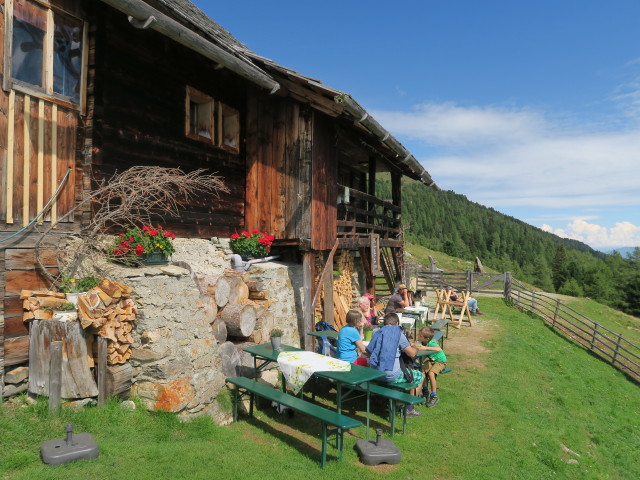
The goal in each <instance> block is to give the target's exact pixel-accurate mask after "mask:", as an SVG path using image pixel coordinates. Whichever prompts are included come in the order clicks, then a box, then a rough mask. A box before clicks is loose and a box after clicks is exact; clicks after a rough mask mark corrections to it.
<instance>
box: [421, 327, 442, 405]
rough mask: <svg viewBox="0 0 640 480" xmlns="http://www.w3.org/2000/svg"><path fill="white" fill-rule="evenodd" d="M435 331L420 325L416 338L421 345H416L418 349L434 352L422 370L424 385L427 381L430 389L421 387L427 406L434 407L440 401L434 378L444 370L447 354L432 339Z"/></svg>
mask: <svg viewBox="0 0 640 480" xmlns="http://www.w3.org/2000/svg"><path fill="white" fill-rule="evenodd" d="M434 334H435V331H434V330H433V328H431V327H422V328H421V329H420V332H418V340H420V342H421V343H422V345H416V348H417V349H418V350H432V351H434V352H438V353H435V354H433V355H431V356H430V357H429V360H428V361H427V363H426V364H425V365H424V366H423V371H424V374H425V379H426V380H425V385H426V382H427V381H428V382H429V384H430V385H431V390H430V391H429V390H428V389H427V387H425V388H424V389H423V395H425V394H426V395H425V396H426V397H427V407H429V408H431V407H435V406H436V403H438V402H439V401H440V398H438V393H437V390H436V386H437V383H436V378H437V376H438V374H439V373H440V372H441V371H442V370H444V369H445V368H446V366H447V356H446V355H445V354H444V351H443V350H442V348H441V347H440V345H438V342H435V341H434V340H433V335H434Z"/></svg>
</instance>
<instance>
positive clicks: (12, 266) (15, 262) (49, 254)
mask: <svg viewBox="0 0 640 480" xmlns="http://www.w3.org/2000/svg"><path fill="white" fill-rule="evenodd" d="M40 259H41V260H42V263H43V264H44V265H45V266H46V267H57V266H58V258H57V256H56V250H54V249H53V248H46V249H42V250H41V251H40ZM5 262H6V264H5V268H7V270H33V269H34V268H35V266H36V252H35V250H34V249H33V248H7V249H6V250H5Z"/></svg>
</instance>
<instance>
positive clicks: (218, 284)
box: [196, 272, 274, 375]
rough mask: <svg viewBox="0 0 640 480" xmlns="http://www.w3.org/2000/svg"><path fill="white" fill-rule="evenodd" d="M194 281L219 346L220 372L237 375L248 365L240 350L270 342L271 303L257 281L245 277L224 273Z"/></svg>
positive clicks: (267, 294)
mask: <svg viewBox="0 0 640 480" xmlns="http://www.w3.org/2000/svg"><path fill="white" fill-rule="evenodd" d="M196 281H197V283H198V286H199V288H200V294H201V295H200V300H201V302H202V303H203V304H204V308H205V313H206V315H207V317H208V318H209V320H210V322H211V327H212V329H213V334H214V336H215V338H216V340H217V341H218V343H219V344H220V354H221V357H222V365H223V371H224V372H225V374H227V375H238V374H239V370H238V369H239V368H241V367H242V365H245V364H246V363H247V362H246V361H245V360H246V359H245V358H244V356H245V354H244V352H243V349H244V348H246V347H247V346H248V345H255V344H259V343H264V342H267V341H269V332H270V331H271V329H273V328H274V319H273V315H272V314H271V313H270V312H269V311H268V309H269V307H270V306H271V305H272V304H273V302H274V300H272V299H270V298H269V292H268V291H266V290H265V289H264V286H263V285H262V283H261V282H260V281H258V280H253V279H251V278H250V277H249V276H248V275H247V274H244V273H238V272H227V273H225V274H223V275H217V276H203V277H198V278H197V279H196ZM245 366H246V365H245Z"/></svg>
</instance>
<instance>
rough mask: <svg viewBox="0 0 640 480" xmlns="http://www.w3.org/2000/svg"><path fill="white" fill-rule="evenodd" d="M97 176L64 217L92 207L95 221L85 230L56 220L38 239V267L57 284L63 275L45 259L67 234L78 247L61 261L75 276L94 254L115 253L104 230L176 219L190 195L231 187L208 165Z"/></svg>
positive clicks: (137, 168)
mask: <svg viewBox="0 0 640 480" xmlns="http://www.w3.org/2000/svg"><path fill="white" fill-rule="evenodd" d="M94 181H95V183H96V184H97V185H98V186H97V188H96V189H94V190H92V191H91V192H90V193H89V194H88V195H87V196H86V197H85V198H84V199H83V200H82V201H81V202H79V203H78V204H77V205H76V206H75V207H74V208H73V209H72V210H70V211H69V212H68V213H67V214H66V215H64V216H63V217H61V218H60V219H59V220H58V221H59V222H62V221H64V220H66V219H67V218H69V217H70V216H72V215H73V214H74V213H77V212H82V211H86V210H90V211H91V212H92V213H91V219H90V221H89V223H87V224H86V225H83V226H82V227H81V229H80V232H79V233H61V232H58V231H57V230H55V225H48V226H47V227H46V228H45V229H44V230H42V232H41V236H40V238H39V239H38V241H37V242H36V259H37V264H38V269H39V270H40V271H41V272H42V274H43V275H45V276H46V277H47V278H48V279H49V280H50V281H51V283H52V284H53V285H54V286H58V285H59V282H60V279H61V277H62V275H63V274H62V273H61V274H60V275H59V276H58V277H55V276H53V275H51V274H50V273H49V272H47V270H46V268H45V266H44V264H43V262H42V258H41V252H42V251H44V250H45V249H48V248H55V249H58V248H59V247H60V245H61V244H62V243H64V240H65V239H66V240H70V241H71V240H72V241H73V248H72V249H71V250H70V251H66V252H61V254H60V255H59V256H58V264H59V266H60V272H66V274H70V275H74V276H75V275H77V270H78V269H79V268H80V266H81V265H82V263H83V262H84V261H85V260H86V259H87V258H90V257H91V256H92V255H101V256H102V257H103V258H104V257H107V258H109V257H110V256H111V255H112V254H110V253H109V251H107V250H105V249H104V248H101V246H100V244H101V242H100V240H99V238H100V235H101V234H104V233H107V232H108V231H110V230H112V229H117V228H121V229H125V228H127V227H130V226H142V225H145V224H147V225H148V224H151V221H152V218H153V217H162V218H171V217H173V218H176V217H178V216H179V210H180V208H181V207H182V206H183V205H184V204H186V203H187V202H188V200H189V199H191V198H193V197H195V196H198V195H202V194H209V195H215V196H216V197H217V196H218V193H219V192H228V191H229V190H228V188H227V187H226V186H225V185H224V183H223V181H222V178H221V177H219V176H217V175H216V174H205V173H204V170H195V171H193V172H189V173H184V172H183V171H182V170H180V169H179V168H164V167H156V166H150V167H146V166H135V167H131V168H130V169H128V170H125V171H124V172H121V173H116V174H114V175H113V176H112V177H110V178H108V179H103V180H94ZM37 228H38V227H37ZM57 251H60V250H57ZM97 273H104V272H97Z"/></svg>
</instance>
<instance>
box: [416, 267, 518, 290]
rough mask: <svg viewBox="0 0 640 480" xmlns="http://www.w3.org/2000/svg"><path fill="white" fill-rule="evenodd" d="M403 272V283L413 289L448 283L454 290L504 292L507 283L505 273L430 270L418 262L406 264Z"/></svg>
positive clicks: (424, 288)
mask: <svg viewBox="0 0 640 480" xmlns="http://www.w3.org/2000/svg"><path fill="white" fill-rule="evenodd" d="M405 272H406V282H405V283H407V284H408V285H411V286H412V287H413V288H415V290H433V289H436V288H442V287H443V286H445V285H450V286H452V287H453V288H455V289H456V290H468V291H469V292H472V293H498V294H504V292H505V288H506V284H507V281H506V279H507V274H506V273H479V272H472V271H467V272H452V273H445V272H441V271H436V272H432V271H431V270H429V268H428V267H425V266H424V265H421V264H418V263H408V264H406V265H405ZM412 279H413V280H412Z"/></svg>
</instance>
